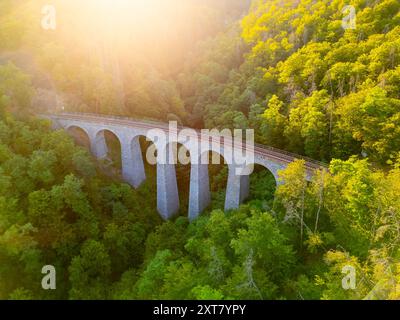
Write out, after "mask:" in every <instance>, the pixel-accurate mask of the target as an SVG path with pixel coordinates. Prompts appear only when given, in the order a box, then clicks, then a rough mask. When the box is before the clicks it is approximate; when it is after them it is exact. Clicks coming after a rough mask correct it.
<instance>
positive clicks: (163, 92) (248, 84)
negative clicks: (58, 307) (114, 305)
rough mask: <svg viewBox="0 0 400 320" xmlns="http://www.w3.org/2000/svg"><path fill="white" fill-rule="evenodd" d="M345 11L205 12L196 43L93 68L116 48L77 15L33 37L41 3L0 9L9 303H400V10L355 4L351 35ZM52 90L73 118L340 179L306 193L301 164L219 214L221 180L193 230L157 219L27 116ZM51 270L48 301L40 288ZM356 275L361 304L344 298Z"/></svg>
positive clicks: (151, 193) (261, 179)
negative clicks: (284, 157)
mask: <svg viewBox="0 0 400 320" xmlns="http://www.w3.org/2000/svg"><path fill="white" fill-rule="evenodd" d="M56 2H57V3H56V5H59V6H63V5H64V6H65V5H66V4H65V3H63V1H61V0H60V1H56ZM228 2H229V4H228V5H227V4H226V3H228ZM347 4H348V3H347V2H345V1H341V0H334V1H325V0H321V1H311V0H300V1H287V2H284V1H277V0H258V1H253V3H252V5H251V6H250V8H247V7H246V6H241V5H240V1H233V2H231V1H227V2H225V5H222V4H221V6H219V5H215V1H210V2H206V3H205V4H203V5H202V6H201V8H202V10H197V11H196V12H197V20H196V19H194V20H193V21H192V23H193V25H192V26H191V27H192V28H187V30H189V31H187V32H189V35H191V34H192V33H193V32H194V31H193V30H195V29H196V28H198V27H199V25H202V21H206V22H210V21H212V23H211V24H209V25H210V26H211V27H210V28H209V29H200V30H201V31H202V32H200V33H198V34H196V36H195V37H192V38H191V37H188V38H189V39H187V41H186V42H185V43H181V42H180V41H179V39H178V40H177V39H175V43H174V42H173V41H172V40H171V41H172V42H170V41H167V42H166V43H163V42H162V43H160V44H159V45H160V48H161V49H160V50H159V51H157V52H155V53H154V54H155V55H154V56H153V55H151V56H147V55H146V52H147V51H146V50H149V48H151V47H152V44H154V42H155V41H156V40H157V35H156V34H153V36H154V38H151V37H150V38H149V39H147V40H148V43H150V46H149V47H143V51H141V50H138V51H130V53H129V54H128V55H126V52H125V51H124V50H122V49H121V50H120V51H119V50H116V51H115V52H114V53H113V54H112V55H109V54H104V55H102V54H100V56H99V55H97V54H93V52H96V53H99V52H100V53H101V52H102V51H104V49H107V48H108V46H109V45H110V43H109V42H108V41H111V40H110V39H109V38H102V36H101V34H100V35H99V36H98V37H94V38H93V39H92V41H90V42H85V43H84V41H83V40H87V39H88V38H75V37H77V36H78V35H79V33H77V32H76V30H77V28H79V27H80V25H79V24H76V25H72V26H71V25H70V26H71V28H70V29H69V28H66V27H65V26H66V22H70V20H69V18H70V14H71V11H68V10H65V11H64V10H59V11H60V12H59V16H60V21H59V26H58V28H57V30H55V31H54V32H44V31H43V30H40V24H38V23H36V24H35V23H32V21H36V20H35V19H38V20H37V21H40V10H36V9H38V8H40V5H41V1H10V0H8V1H7V0H6V1H2V4H1V5H0V6H1V7H0V25H1V26H2V27H1V28H0V61H4V63H2V64H1V65H0V111H1V121H0V243H1V245H0V261H1V264H0V298H1V299H50V298H52V299H54V298H55V299H160V298H162V299H363V298H368V299H399V298H400V296H399V292H400V289H399V288H400V287H399V286H400V260H399V258H400V257H399V254H400V251H399V241H400V238H399V233H398V229H399V225H400V202H399V199H400V183H399V181H400V179H399V178H400V153H399V152H400V130H399V121H400V100H399V99H400V91H399V87H400V66H399V65H400V40H399V39H400V37H399V35H400V14H399V11H400V3H399V2H398V1H397V0H382V1H369V0H355V1H352V2H351V4H352V5H353V6H354V7H355V9H356V14H357V16H356V17H357V27H356V29H355V30H344V29H343V28H342V25H341V20H342V17H343V14H342V8H343V7H344V6H345V5H347ZM191 5H193V7H191ZM191 5H188V6H187V7H185V8H187V10H189V9H191V10H193V8H198V6H199V2H197V1H194V0H193V1H192V3H191ZM60 8H64V7H60ZM65 8H66V9H68V6H67V7H65ZM227 8H228V9H229V10H225V9H227ZM69 10H72V9H71V8H69ZM155 10H156V9H155ZM184 14H189V11H185V12H184ZM243 15H244V17H242V16H243ZM166 18H168V17H166ZM167 21H168V19H167ZM221 21H223V23H221ZM36 25H37V29H35V28H36V27H32V26H36ZM78 30H79V29H78ZM179 30H180V31H181V32H183V31H182V30H183V29H182V30H181V29H179ZM89 35H90V32H88V34H85V35H84V36H85V37H89ZM150 35H151V34H150ZM150 35H149V36H150ZM178 38H179V37H178ZM104 39H107V41H105V40H104ZM167 39H171V38H168V37H167ZM113 40H115V39H113ZM122 40H124V39H122ZM124 41H125V40H124ZM137 41H139V42H138V43H129V46H130V48H133V47H136V48H139V47H141V44H142V43H141V42H140V41H142V39H140V40H137ZM122 43H125V42H122ZM99 46H100V49H95V50H94V49H93V48H99ZM171 47H173V48H174V49H175V50H176V51H174V52H172V51H169V53H170V55H165V54H166V51H168V48H171ZM188 48H189V49H190V50H189V49H188ZM98 50H100V51H98ZM189 51H190V52H189ZM21 53H23V54H27V53H28V54H29V56H30V57H31V62H30V63H29V66H27V64H26V63H25V64H24V63H21V61H20V60H21V59H20V56H21ZM90 53H92V54H90ZM94 55H95V56H96V57H94ZM164 56H165V57H166V58H165V59H161V58H162V57H164ZM8 60H10V62H9V61H8ZM23 60H24V59H23ZM24 61H25V60H24ZM115 61H118V64H119V68H115V66H114V67H113V65H114V64H113V62H115ZM110 62H111V64H110ZM32 65H34V66H35V68H33V67H32ZM110 65H111V66H110ZM32 70H35V71H32ZM116 75H118V76H117V77H116ZM43 79H47V80H46V81H44V80H43ZM49 79H50V80H49ZM49 82H50V84H51V85H50V88H51V90H53V91H55V92H56V93H57V95H58V96H60V97H62V100H63V105H64V107H65V109H66V110H70V111H84V112H97V113H105V114H119V115H126V116H131V117H139V118H140V117H146V118H155V119H158V120H163V121H166V120H168V119H169V118H171V117H174V118H176V117H178V118H179V119H180V121H181V122H183V123H184V124H186V125H189V126H192V127H207V128H214V127H217V128H254V129H255V132H256V139H257V141H258V142H260V143H264V144H267V145H271V146H275V147H279V148H282V149H284V150H288V151H292V152H296V153H299V154H302V155H307V156H310V157H313V158H314V159H316V160H323V161H325V162H329V163H330V166H329V173H324V172H319V173H317V174H316V175H315V177H314V179H313V181H312V182H311V183H306V181H305V168H304V163H303V162H302V161H297V162H295V163H293V164H291V165H290V166H289V167H288V168H287V170H285V171H283V172H281V177H282V178H283V179H284V181H290V183H286V184H283V185H280V186H279V187H278V188H277V189H276V191H275V194H274V195H273V194H272V191H270V190H273V187H271V180H270V178H269V176H268V175H267V174H265V172H259V173H255V175H254V176H253V177H252V197H251V199H250V200H249V201H248V202H247V203H246V204H244V205H243V206H242V207H241V208H240V209H238V210H233V211H229V212H223V211H221V209H218V205H217V204H218V201H219V202H220V201H221V200H220V199H221V195H222V197H223V194H224V190H223V183H221V181H222V180H224V179H225V178H226V172H224V171H221V172H219V175H216V177H215V178H213V179H212V180H213V181H212V190H213V199H214V200H215V201H214V203H213V205H212V207H211V208H209V209H208V210H207V212H205V213H204V214H203V215H202V216H201V217H200V218H199V219H198V220H196V221H195V222H194V223H191V224H189V223H188V220H187V218H186V217H185V212H182V213H181V216H179V217H178V218H177V219H175V220H174V221H169V222H163V221H161V219H160V217H159V215H158V213H157V211H156V208H155V189H154V185H153V184H152V183H151V182H150V181H148V182H146V184H145V185H143V186H142V187H141V188H140V189H138V190H132V189H131V188H130V187H129V186H128V185H126V184H124V183H122V182H121V181H119V180H118V178H117V177H110V176H108V175H105V173H104V170H103V169H102V168H103V167H102V164H101V163H98V162H96V161H95V160H94V159H93V158H92V157H91V156H90V155H89V153H88V151H87V150H86V149H84V148H82V147H79V146H77V145H76V144H75V142H74V141H73V139H72V138H70V137H69V136H68V135H67V134H66V133H63V132H61V131H52V130H51V129H50V126H49V124H48V123H46V122H45V121H42V120H38V119H36V118H35V117H34V116H33V115H34V114H35V112H37V111H41V110H42V109H41V108H40V105H39V106H38V105H35V103H33V101H34V100H35V96H37V95H38V92H40V90H42V89H43V87H44V86H45V85H44V84H43V83H49ZM48 87H49V86H48V85H47V89H48ZM267 191H268V192H267ZM143 199H146V201H143ZM46 264H51V265H54V266H55V267H56V269H57V281H58V282H57V290H55V291H45V290H43V289H42V288H41V278H42V276H43V275H42V274H41V272H40V270H41V268H42V266H43V265H46ZM348 265H350V266H353V267H354V268H355V269H356V271H357V279H358V280H357V287H356V289H355V290H345V289H343V287H342V279H343V277H344V275H343V274H342V269H343V267H344V266H348Z"/></svg>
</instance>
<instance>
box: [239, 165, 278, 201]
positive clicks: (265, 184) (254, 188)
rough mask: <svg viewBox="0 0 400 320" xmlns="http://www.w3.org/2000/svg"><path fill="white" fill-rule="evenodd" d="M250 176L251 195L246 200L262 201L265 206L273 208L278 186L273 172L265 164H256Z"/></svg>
mask: <svg viewBox="0 0 400 320" xmlns="http://www.w3.org/2000/svg"><path fill="white" fill-rule="evenodd" d="M249 178H250V188H249V195H248V197H247V199H246V200H245V202H261V204H262V205H263V206H266V207H270V208H271V207H272V205H273V201H274V197H275V191H276V188H277V181H276V178H275V176H274V175H273V173H272V172H271V171H270V170H269V169H268V168H267V167H265V166H263V165H260V164H254V170H253V171H252V173H251V174H250V177H249Z"/></svg>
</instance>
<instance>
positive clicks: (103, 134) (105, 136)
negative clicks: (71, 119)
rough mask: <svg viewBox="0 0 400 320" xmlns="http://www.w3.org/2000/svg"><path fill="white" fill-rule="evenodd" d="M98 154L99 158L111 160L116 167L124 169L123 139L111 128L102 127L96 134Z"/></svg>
mask: <svg viewBox="0 0 400 320" xmlns="http://www.w3.org/2000/svg"><path fill="white" fill-rule="evenodd" d="M93 139H94V144H95V149H96V156H97V158H99V159H107V160H111V162H112V164H113V165H114V166H115V167H116V168H121V169H122V145H123V142H124V141H123V139H122V137H120V135H119V134H118V132H116V131H114V130H113V129H111V128H101V129H99V130H97V131H96V132H95V134H94V138H93Z"/></svg>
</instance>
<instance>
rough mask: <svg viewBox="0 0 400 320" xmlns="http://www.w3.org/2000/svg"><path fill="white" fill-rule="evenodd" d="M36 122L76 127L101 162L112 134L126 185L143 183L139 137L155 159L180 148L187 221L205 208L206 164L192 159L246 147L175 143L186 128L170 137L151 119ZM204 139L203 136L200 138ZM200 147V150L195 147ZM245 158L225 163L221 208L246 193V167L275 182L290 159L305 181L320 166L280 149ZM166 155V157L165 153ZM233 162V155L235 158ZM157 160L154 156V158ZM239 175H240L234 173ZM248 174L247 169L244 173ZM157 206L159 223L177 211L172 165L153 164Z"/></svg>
mask: <svg viewBox="0 0 400 320" xmlns="http://www.w3.org/2000/svg"><path fill="white" fill-rule="evenodd" d="M41 117H42V118H47V119H49V120H51V122H52V124H53V128H54V129H65V130H67V131H68V130H71V129H72V128H78V129H80V130H83V131H84V132H85V133H86V135H87V137H88V140H89V142H90V148H91V152H92V153H93V155H94V156H95V157H96V158H98V159H102V158H105V157H106V156H107V154H108V148H107V144H106V139H105V136H104V133H105V132H107V131H108V132H111V133H113V134H114V135H115V136H116V137H117V138H118V140H119V142H120V145H121V152H122V155H121V160H122V177H123V179H124V180H125V181H126V182H127V183H129V184H130V185H131V186H132V187H134V188H137V187H139V186H140V185H141V184H142V182H144V180H145V179H146V174H145V169H144V162H143V157H142V151H141V147H140V143H139V138H140V137H145V138H146V139H147V140H149V141H153V143H154V145H155V148H156V149H157V157H159V155H160V153H161V152H165V153H166V154H168V152H167V150H168V148H167V146H169V145H170V144H173V143H179V144H182V145H183V146H184V147H185V148H186V149H187V150H188V152H189V154H190V159H191V170H190V190H189V210H188V211H189V219H191V220H193V219H195V218H196V217H197V216H198V215H199V214H200V213H201V212H202V211H203V210H204V209H206V207H207V206H208V205H209V204H210V201H211V199H210V183H209V176H208V165H207V164H203V163H202V162H201V161H197V162H196V161H192V160H193V159H195V157H196V159H200V158H201V157H202V155H203V154H204V153H205V152H207V155H208V152H216V153H219V154H220V155H221V156H224V154H225V152H227V150H228V149H229V151H230V152H231V154H237V153H240V155H241V156H242V155H243V150H245V149H246V148H247V146H245V148H244V149H243V148H241V149H242V150H238V149H237V148H235V147H233V148H232V143H229V144H227V143H226V140H224V139H222V142H221V146H219V147H218V148H216V147H215V146H214V144H213V143H212V139H213V137H212V136H209V137H207V139H206V140H207V141H197V143H196V139H197V140H200V137H199V135H197V136H196V139H184V140H185V141H182V140H180V138H179V135H177V133H178V132H181V131H182V130H191V131H192V132H193V129H189V128H183V127H179V128H178V129H177V131H178V132H173V133H174V134H171V132H170V127H169V126H168V125H165V124H163V123H158V122H152V121H138V120H133V119H129V118H122V117H114V116H100V115H92V114H79V113H61V114H46V115H41ZM155 129H156V130H159V132H161V133H164V134H165V135H166V136H167V139H166V140H165V139H164V140H163V139H161V140H158V141H157V139H154V136H153V134H152V132H154V130H155ZM202 139H203V140H204V137H202ZM200 145H202V148H200ZM251 149H252V150H251V152H248V154H249V155H251V157H249V156H247V155H246V159H245V160H246V161H245V162H244V164H243V163H240V164H236V163H229V162H228V170H229V174H228V183H227V190H226V198H225V209H226V210H229V209H235V208H238V207H239V205H240V204H241V203H242V202H243V201H244V200H245V199H246V198H247V196H248V195H249V175H248V174H246V173H245V172H246V168H249V167H250V166H251V165H254V164H258V165H261V166H263V167H265V168H266V169H268V170H269V171H270V172H271V173H272V174H273V175H274V177H275V180H276V183H277V184H278V183H280V182H279V180H278V171H279V170H282V169H285V168H286V167H287V165H288V164H289V163H291V162H293V161H294V160H295V159H305V160H306V170H307V179H308V180H310V179H311V177H312V174H313V172H314V171H315V170H318V169H321V168H324V167H325V165H324V164H323V163H320V162H317V161H314V160H312V159H307V158H304V157H301V156H298V155H295V154H291V153H288V152H285V151H281V150H277V149H274V148H271V147H267V146H259V145H256V146H252V147H251ZM167 157H170V156H168V155H167ZM238 158H239V157H238ZM157 159H158V158H157ZM240 172H242V173H240ZM249 172H250V171H249ZM157 208H158V211H159V213H160V215H161V216H162V217H163V218H164V219H169V218H171V217H172V216H174V215H175V214H176V213H177V212H178V210H179V194H178V186H177V179H176V172H175V164H173V163H169V162H168V163H164V162H162V163H161V161H160V163H158V162H157Z"/></svg>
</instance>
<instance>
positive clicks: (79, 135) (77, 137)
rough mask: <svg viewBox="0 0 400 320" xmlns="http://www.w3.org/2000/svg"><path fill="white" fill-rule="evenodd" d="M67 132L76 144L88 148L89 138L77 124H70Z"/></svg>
mask: <svg viewBox="0 0 400 320" xmlns="http://www.w3.org/2000/svg"><path fill="white" fill-rule="evenodd" d="M66 131H67V132H68V134H69V135H70V136H71V137H72V138H73V139H74V141H75V143H76V144H77V145H78V146H81V147H83V148H86V149H87V150H90V138H89V135H88V133H87V132H86V131H85V130H84V129H82V128H81V127H78V126H70V127H68V128H67V130H66Z"/></svg>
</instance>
